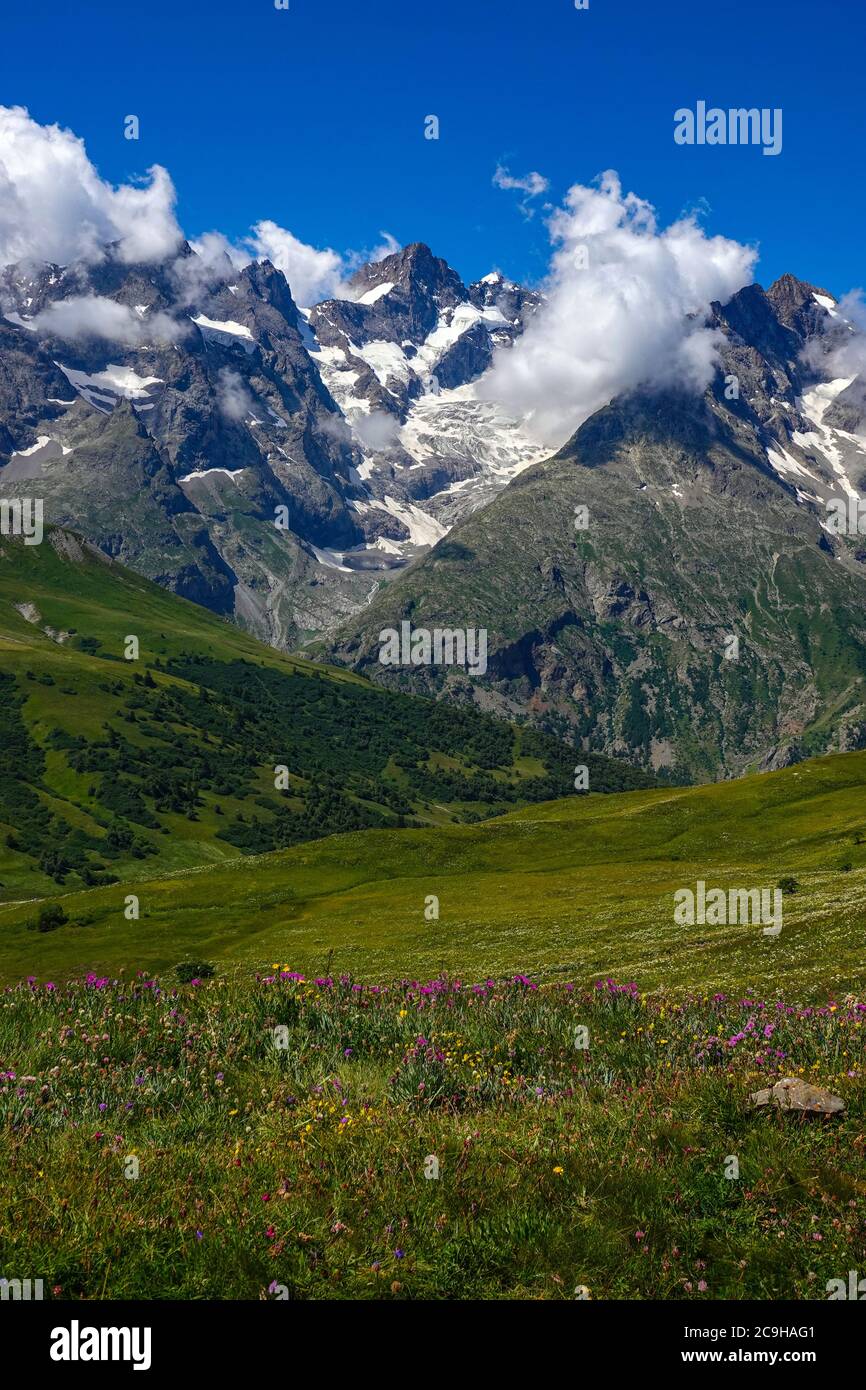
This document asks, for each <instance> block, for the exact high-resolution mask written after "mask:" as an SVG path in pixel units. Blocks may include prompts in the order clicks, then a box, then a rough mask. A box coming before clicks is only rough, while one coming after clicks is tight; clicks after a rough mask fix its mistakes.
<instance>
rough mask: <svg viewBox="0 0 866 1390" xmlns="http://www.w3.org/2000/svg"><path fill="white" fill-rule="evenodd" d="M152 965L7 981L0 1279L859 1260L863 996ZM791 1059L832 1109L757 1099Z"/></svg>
mask: <svg viewBox="0 0 866 1390" xmlns="http://www.w3.org/2000/svg"><path fill="white" fill-rule="evenodd" d="M161 984H162V988H158V987H157V984H156V982H148V981H145V980H144V979H143V978H139V979H136V980H129V981H127V982H125V983H123V982H117V981H115V982H114V983H111V982H109V981H97V980H94V981H91V982H90V983H85V982H83V981H81V982H79V983H77V984H75V985H70V986H69V987H68V988H66V989H57V990H46V989H45V988H40V987H35V988H33V989H30V988H28V987H27V986H24V987H22V988H19V989H17V990H13V991H10V992H7V993H5V994H4V995H2V996H0V1153H2V1161H3V1171H4V1200H3V1206H2V1214H0V1270H2V1271H3V1273H4V1274H5V1275H6V1277H9V1278H13V1277H31V1278H42V1279H44V1280H45V1283H46V1287H47V1289H51V1290H56V1291H57V1296H62V1297H64V1298H87V1299H92V1298H114V1299H119V1298H132V1299H137V1298H186V1299H190V1298H192V1299H196V1298H217V1299H235V1298H258V1297H267V1296H269V1295H268V1290H269V1289H270V1290H271V1292H270V1296H271V1297H277V1296H280V1297H290V1298H294V1299H298V1298H304V1299H321V1298H355V1299H372V1298H385V1299H419V1298H431V1299H469V1298H493V1299H498V1298H519V1299H545V1300H549V1299H572V1298H574V1297H575V1291H576V1290H577V1289H578V1288H583V1289H588V1291H589V1296H590V1297H593V1298H629V1299H659V1298H661V1299H668V1298H676V1299H681V1298H686V1299H692V1300H696V1301H700V1300H702V1299H704V1300H705V1299H745V1298H756V1299H771V1298H791V1299H799V1300H808V1299H824V1298H826V1297H827V1283H828V1281H829V1280H831V1279H836V1278H842V1279H845V1280H847V1272H848V1269H849V1268H851V1267H854V1266H855V1265H856V1263H857V1259H858V1258H859V1256H858V1255H857V1254H856V1252H857V1251H858V1250H862V1242H863V1238H864V1234H866V1228H864V1214H866V1182H864V1179H863V1138H862V1127H863V1120H864V1101H866V1085H864V1060H866V1059H864V1025H863V1022H862V1019H863V1016H864V1006H859V1007H855V1006H848V1005H844V1004H840V1005H838V1006H837V1005H833V1006H832V1007H830V1008H825V1009H822V1010H811V1009H805V1010H803V1009H798V1008H795V1007H793V1006H789V1007H788V1008H786V1009H778V1008H775V1007H774V1006H773V1005H772V1004H771V1005H769V1006H767V1005H765V1004H764V1003H763V1001H761V1000H756V999H749V1000H740V999H737V998H734V999H730V1000H727V1001H722V1000H713V999H708V998H707V997H706V996H703V997H698V996H695V997H692V998H686V999H683V1000H682V1001H680V1002H677V1003H674V1002H671V1001H670V1000H668V999H664V998H663V999H661V1000H658V999H656V1000H641V999H640V998H639V997H638V996H637V994H636V992H634V991H630V990H627V989H624V988H618V989H613V988H611V987H605V988H602V989H599V990H595V991H590V992H589V994H586V993H582V992H581V991H579V990H571V989H569V988H567V987H565V986H563V985H562V984H560V985H558V986H551V987H547V988H544V989H541V990H538V989H535V988H533V987H531V986H529V985H528V984H527V983H523V982H519V981H518V982H513V983H506V982H503V983H500V984H493V982H490V984H488V985H487V986H484V987H481V988H479V989H477V990H476V989H473V988H471V987H467V986H464V987H462V988H461V987H459V986H457V985H456V984H455V983H454V982H451V981H441V982H439V985H438V987H437V988H434V989H433V990H430V991H427V992H425V991H424V990H423V989H421V988H419V986H418V985H396V986H394V987H393V988H391V989H385V990H384V991H383V990H378V989H365V990H361V989H358V988H353V987H352V982H351V981H350V980H342V981H340V980H336V981H330V980H326V981H320V982H319V983H315V982H310V983H304V982H301V981H297V980H293V979H290V978H288V977H286V976H283V975H277V976H276V977H274V976H273V974H271V975H270V976H268V977H265V978H258V979H254V978H253V977H252V976H251V975H250V973H249V972H239V971H236V972H233V973H232V974H231V975H230V976H229V977H226V978H221V977H220V976H217V977H216V978H215V979H214V980H211V981H209V982H206V983H204V984H201V985H198V986H196V985H195V984H193V985H189V986H184V987H172V982H171V981H170V980H166V981H163V982H161ZM279 1029H282V1030H283V1031H282V1032H279V1031H275V1030H279ZM579 1029H586V1030H588V1032H587V1033H584V1034H581V1033H579V1032H578V1031H577V1030H579ZM768 1033H769V1036H767V1034H768ZM578 1040H580V1041H582V1042H586V1043H588V1046H586V1047H578V1046H576V1044H577V1042H578ZM277 1042H279V1043H280V1044H282V1046H281V1047H277V1046H276V1045H275V1044H276V1043H277ZM9 1058H13V1059H14V1062H15V1066H14V1068H12V1070H14V1072H15V1075H14V1076H10V1075H8V1068H9V1062H8V1059H9ZM3 1059H7V1060H6V1063H5V1066H4V1063H3ZM791 1073H793V1074H796V1075H803V1076H805V1077H808V1078H809V1079H810V1080H812V1081H813V1082H815V1083H817V1084H823V1085H825V1086H830V1087H831V1088H832V1090H833V1091H834V1092H835V1093H837V1094H840V1095H841V1096H842V1098H843V1100H844V1101H845V1106H846V1108H845V1111H844V1112H843V1113H842V1114H841V1115H839V1116H835V1117H832V1118H829V1119H816V1120H809V1119H803V1118H802V1117H797V1116H793V1115H783V1114H780V1113H778V1112H776V1111H773V1110H756V1109H755V1108H754V1107H753V1106H752V1105H751V1103H750V1099H749V1096H750V1092H751V1091H753V1090H755V1089H758V1088H759V1087H761V1086H762V1085H765V1084H769V1083H770V1082H771V1081H772V1080H773V1079H774V1078H775V1077H778V1076H780V1075H787V1074H791ZM732 1159H735V1160H736V1163H737V1165H738V1169H737V1168H735V1167H734V1166H733V1164H732ZM431 1160H435V1164H434V1163H432V1162H431ZM437 1164H438V1170H437V1167H436V1165H437ZM437 1171H438V1176H434V1175H435V1174H436V1173H437ZM427 1174H430V1175H431V1176H427ZM735 1174H738V1175H736V1176H735Z"/></svg>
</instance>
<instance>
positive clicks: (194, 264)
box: [171, 232, 250, 305]
mask: <svg viewBox="0 0 866 1390" xmlns="http://www.w3.org/2000/svg"><path fill="white" fill-rule="evenodd" d="M190 246H191V247H192V250H193V251H194V252H195V255H194V256H178V258H177V260H176V261H174V262H173V264H172V266H171V278H172V280H173V281H174V284H175V287H176V289H177V295H178V303H180V304H184V305H189V304H196V303H198V301H199V299H201V298H202V296H203V295H207V294H211V293H212V292H213V291H214V290H215V289H217V288H218V287H219V286H220V285H224V284H226V283H227V282H228V281H229V280H230V279H231V278H232V275H233V274H234V272H235V271H236V270H240V269H242V268H243V267H244V266H245V265H248V264H249V259H250V258H249V256H248V255H243V254H242V253H241V252H240V251H239V250H238V248H237V247H236V246H232V244H231V242H230V241H229V239H228V237H224V236H223V234H222V232H205V233H204V235H203V236H201V237H199V238H198V240H196V241H191V242H190Z"/></svg>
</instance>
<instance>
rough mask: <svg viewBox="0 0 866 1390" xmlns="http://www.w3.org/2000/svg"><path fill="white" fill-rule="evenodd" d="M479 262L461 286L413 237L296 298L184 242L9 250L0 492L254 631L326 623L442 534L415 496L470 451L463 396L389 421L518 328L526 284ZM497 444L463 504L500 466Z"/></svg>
mask: <svg viewBox="0 0 866 1390" xmlns="http://www.w3.org/2000/svg"><path fill="white" fill-rule="evenodd" d="M494 278H495V277H488V281H486V282H482V283H481V284H480V286H471V287H469V289H467V287H466V286H465V285H464V284H463V282H462V281H461V279H460V277H459V276H458V275H457V274H456V273H455V272H454V271H453V270H452V269H451V267H450V266H449V265H448V264H447V263H446V262H445V261H443V260H441V259H440V258H439V257H436V256H434V255H433V253H432V252H431V251H430V249H429V248H428V247H427V246H424V245H421V244H415V245H412V246H408V247H406V248H405V249H404V250H402V251H400V252H398V253H396V254H395V255H392V256H388V257H386V258H385V260H383V261H380V262H377V263H375V264H370V265H366V266H363V267H362V268H361V269H360V270H359V271H358V272H357V273H356V275H355V276H354V279H353V281H352V284H351V287H350V293H351V295H352V296H353V298H352V299H347V300H330V301H327V302H326V303H324V304H321V305H318V306H317V307H316V308H314V309H313V310H312V311H303V312H302V311H300V310H299V309H298V307H297V305H296V304H295V301H294V299H293V297H292V293H291V289H290V287H289V285H288V283H287V281H286V278H285V276H284V275H283V274H282V272H280V271H278V270H276V269H275V267H274V266H273V265H272V264H270V262H268V261H264V262H261V263H253V264H250V265H248V266H247V267H246V268H244V269H243V270H239V269H238V268H237V267H236V266H234V265H233V264H232V262H231V261H230V259H229V258H228V257H224V258H223V259H222V260H221V261H219V260H217V261H216V262H214V261H212V260H210V259H209V260H208V261H207V262H205V261H204V260H202V258H201V257H199V256H198V255H197V254H196V252H195V251H194V250H193V249H192V248H191V247H190V246H189V245H187V244H186V243H183V244H182V245H181V246H180V247H179V248H178V250H177V252H176V254H175V255H174V256H173V257H172V258H170V259H169V260H168V261H166V262H165V263H164V264H160V265H128V264H124V263H122V262H121V261H120V260H119V258H118V257H117V255H116V254H115V252H114V249H113V248H112V247H106V248H105V252H104V255H103V258H102V259H101V260H100V261H99V263H98V264H93V265H91V264H87V265H85V264H76V265H71V266H65V267H64V266H56V265H45V264H21V265H17V266H9V267H6V268H5V269H3V270H2V271H0V480H2V491H3V492H4V493H5V494H6V495H9V496H15V495H19V494H20V495H25V494H26V493H27V492H28V491H29V492H30V493H34V492H35V491H36V490H37V488H38V495H40V496H44V499H45V501H46V503H47V505H48V508H49V512H50V518H49V519H50V520H52V521H54V522H55V523H56V524H59V525H75V526H78V527H79V528H80V529H81V530H82V531H83V532H84V533H85V534H87V535H88V536H89V537H90V538H91V539H92V540H93V541H95V542H96V543H97V544H99V545H101V546H102V547H103V548H104V549H105V550H106V552H108V553H111V554H118V555H121V556H122V558H123V560H124V562H125V563H127V564H129V565H131V566H133V567H135V568H137V569H139V570H140V571H141V572H142V573H144V574H146V575H148V576H149V577H151V578H155V579H158V580H159V582H161V583H164V584H166V585H168V586H169V587H171V588H174V589H176V590H177V592H179V593H182V594H184V595H185V596H187V597H191V598H194V599H195V600H196V601H197V602H201V603H205V604H207V605H208V606H210V607H212V608H214V609H216V610H217V611H218V612H220V613H226V614H227V615H230V616H232V617H234V618H235V619H236V620H237V621H238V622H240V623H242V624H243V625H245V626H248V627H250V628H252V630H253V631H254V632H256V634H257V635H258V636H260V637H262V638H264V639H265V640H267V641H270V642H273V643H275V644H277V645H284V646H291V645H294V644H295V643H297V642H298V641H299V640H300V639H302V638H306V637H307V636H308V635H309V634H310V633H311V632H317V631H322V630H325V631H327V630H329V629H331V628H333V627H334V626H335V625H337V624H338V623H339V622H341V621H342V620H343V619H344V618H345V617H346V616H348V614H349V613H351V612H353V611H355V610H356V609H357V608H359V607H361V606H363V604H364V602H365V601H366V600H367V599H368V597H369V596H370V594H371V592H372V591H373V590H374V588H375V587H376V585H377V584H378V583H379V582H380V579H381V578H382V577H384V576H387V575H389V574H390V573H392V572H393V570H394V569H395V568H400V567H401V566H403V565H405V564H406V563H407V562H408V561H410V560H412V559H413V558H415V556H416V555H417V554H418V553H419V551H421V550H422V549H423V548H424V547H425V546H427V545H429V544H430V543H431V542H432V541H433V540H435V539H436V538H438V536H439V535H441V534H442V532H443V530H444V526H443V524H441V523H439V522H437V521H435V520H433V519H432V517H431V515H429V514H428V513H427V512H422V511H419V510H418V505H417V504H419V503H423V504H425V505H426V502H427V499H429V498H431V497H432V496H434V495H435V494H437V493H439V494H442V497H441V500H440V502H438V503H437V504H436V505H439V506H441V507H442V509H443V510H444V511H446V512H447V511H448V510H449V508H451V509H453V506H454V505H457V502H455V503H454V504H452V503H451V502H450V501H449V496H448V490H449V488H450V487H451V485H452V484H453V483H455V482H458V481H460V482H463V483H466V482H467V481H469V482H472V481H473V478H474V474H475V473H476V472H477V471H478V468H479V465H478V461H477V453H478V448H477V446H478V443H479V441H481V440H483V438H484V435H483V429H484V426H485V419H484V418H482V419H480V420H476V419H474V418H472V408H471V406H466V405H461V407H460V408H459V410H458V412H457V413H456V415H455V416H454V417H453V418H451V419H450V430H451V432H450V434H449V435H448V442H447V444H444V445H443V444H442V442H441V440H442V438H443V430H442V427H441V420H442V419H443V418H445V417H446V416H447V411H446V412H445V416H443V415H442V414H441V413H440V415H439V416H437V418H436V420H435V421H434V422H433V423H432V426H431V429H430V432H429V434H428V433H427V432H426V416H425V417H424V420H425V427H424V430H423V431H421V432H419V436H418V437H419V439H420V441H421V443H420V445H419V446H418V447H417V448H416V451H415V454H414V455H413V454H410V453H408V452H407V450H406V448H405V447H404V445H403V443H402V442H401V440H400V438H399V437H398V433H399V430H400V427H401V426H402V424H403V423H404V422H406V421H407V419H408V418H409V416H410V414H411V412H412V411H413V408H414V406H415V404H416V403H417V402H420V401H421V400H422V398H426V399H427V401H428V404H429V402H430V401H431V400H435V398H436V397H438V394H439V393H440V392H442V391H445V392H448V391H450V390H452V389H454V388H457V387H460V386H463V385H465V384H466V383H467V382H469V381H472V380H474V379H475V378H476V377H477V376H479V375H480V374H481V373H482V372H483V371H484V370H485V369H486V368H487V366H488V365H489V363H490V361H491V358H492V355H493V353H494V351H495V350H496V349H497V348H498V347H500V346H502V345H507V344H508V343H510V342H511V341H513V338H514V336H515V334H516V333H518V332H520V331H521V330H522V324H523V321H524V317H525V315H527V314H529V313H530V312H531V311H532V309H533V307H534V306H535V304H536V302H537V300H538V296H533V295H532V294H531V293H530V292H529V291H524V290H521V288H520V287H519V286H515V285H511V284H509V283H508V282H505V281H503V280H502V278H501V277H499V278H498V279H495V283H494ZM500 300H501V302H502V304H503V305H504V308H505V311H506V312H505V313H503V312H501V311H500V310H499V309H498V308H497V307H496V305H497V303H498V302H499V301H500ZM346 382H348V383H349V384H350V391H349V402H350V403H349V404H347V396H346V391H345V390H344V389H343V387H344V383H346ZM332 388H333V389H332ZM337 390H339V391H341V393H342V394H341V398H340V399H339V400H338V399H336V398H335V394H334V391H337ZM460 411H462V412H463V413H464V414H466V415H467V424H466V427H464V422H463V419H462V416H461V414H460ZM114 415H117V416H118V419H117V420H116V421H113V420H112V417H113V416H114ZM106 420H110V421H112V423H111V424H106ZM109 436H111V438H112V441H113V443H112V447H114V448H115V449H116V452H115V454H114V456H113V459H112V460H111V461H110V463H109V461H108V460H107V459H106V457H105V456H104V449H105V447H106V445H105V441H106V439H107V438H108V437H109ZM428 440H429V441H430V442H429V446H428V444H427V441H428ZM519 447H521V448H523V449H524V451H525V448H526V446H525V443H524V444H522V445H520V446H519ZM497 448H498V446H497ZM425 449H427V451H428V453H429V455H430V457H429V458H428V457H427V456H426V454H425V453H424V450H425ZM419 452H420V454H421V458H422V460H423V461H422V462H418V454H419ZM495 452H496V451H495V450H494V453H495ZM145 454H146V458H145ZM95 459H96V460H98V467H96V473H95V474H94V473H93V469H94V466H95V465H94V460H95ZM495 463H496V469H495V471H494V473H493V477H492V478H491V480H490V481H489V482H486V483H485V484H484V487H483V488H480V489H479V490H478V498H477V503H478V504H480V503H481V502H482V501H484V500H486V498H487V496H488V495H490V494H491V492H492V490H493V489H495V488H496V487H501V486H503V485H504V480H503V478H502V476H501V474H502V470H501V467H500V463H501V460H500V458H499V456H498V454H496V457H495ZM94 476H96V477H98V479H99V483H98V486H97V488H96V490H94ZM457 501H459V503H460V504H461V505H462V506H464V507H467V506H471V505H475V504H476V499H475V497H474V494H473V495H472V496H470V494H469V493H468V492H463V493H461V495H460V497H459V499H457Z"/></svg>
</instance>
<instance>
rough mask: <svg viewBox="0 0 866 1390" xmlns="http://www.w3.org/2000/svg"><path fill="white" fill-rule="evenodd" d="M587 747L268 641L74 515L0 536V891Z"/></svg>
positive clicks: (491, 775)
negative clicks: (167, 586) (131, 560)
mask: <svg viewBox="0 0 866 1390" xmlns="http://www.w3.org/2000/svg"><path fill="white" fill-rule="evenodd" d="M132 639H135V641H137V643H138V656H137V659H133V660H129V659H127V654H128V653H129V652H131V651H132V646H131V641H132ZM576 756H577V755H576V754H575V752H574V750H573V749H570V748H568V747H567V746H565V745H564V744H562V743H558V742H557V741H555V740H554V739H552V738H548V737H539V736H538V735H537V734H535V733H533V732H531V731H529V730H526V731H522V730H517V729H515V728H513V727H512V726H510V725H507V724H504V723H498V722H496V721H495V720H493V719H490V718H487V717H484V716H481V715H479V714H478V713H477V712H475V711H473V710H464V709H458V708H449V707H448V706H446V705H442V704H438V705H437V704H433V703H430V702H428V701H425V700H420V699H417V698H411V697H408V696H404V695H394V694H392V693H389V692H386V691H383V690H381V689H378V688H377V687H375V686H373V685H371V684H370V683H369V682H367V681H365V680H361V679H358V678H357V677H355V676H353V675H351V674H349V673H345V672H342V671H337V670H323V669H319V668H316V667H314V666H312V665H311V664H310V663H308V662H304V661H301V660H294V659H291V658H289V657H287V656H285V655H282V654H280V653H277V652H275V651H273V650H272V649H270V648H267V647H263V646H261V645H260V644H259V643H257V642H256V641H255V640H254V639H252V638H250V637H247V636H246V635H244V634H242V633H241V632H239V631H237V630H236V629H234V628H233V627H232V626H230V625H229V624H228V623H227V622H224V621H223V620H221V619H220V618H218V617H216V616H214V615H213V614H212V613H209V612H207V611H206V610H204V609H201V608H198V607H196V606H195V605H193V604H191V603H187V602H186V601H184V600H182V599H179V598H177V597H176V596H174V595H171V594H167V593H166V592H165V591H164V590H162V589H160V588H158V587H157V586H156V585H155V584H151V583H150V582H148V581H147V580H144V579H142V578H140V577H138V576H137V575H134V574H131V573H130V572H128V571H126V570H124V569H123V568H121V567H120V566H119V565H117V564H115V563H113V562H111V561H110V560H108V559H107V558H106V557H105V556H104V555H102V554H101V553H100V552H99V551H97V550H95V549H94V548H92V547H90V546H88V545H87V544H86V543H84V542H81V541H80V540H79V539H78V538H77V537H75V536H74V535H72V534H71V533H68V532H64V531H61V530H53V531H49V533H48V534H47V536H46V539H45V541H44V543H43V544H42V545H39V546H32V547H28V546H25V545H24V544H23V543H22V542H19V541H8V540H4V541H2V542H0V901H3V900H6V901H8V900H10V899H18V898H29V897H34V896H42V895H45V894H49V893H53V892H57V891H59V890H60V889H65V890H67V891H69V890H70V889H73V888H75V887H81V886H99V885H112V884H114V883H116V882H122V881H125V880H126V879H128V878H129V877H130V876H136V875H140V874H141V873H142V872H143V871H144V870H145V869H146V868H147V866H148V865H150V866H151V871H156V870H157V868H158V870H159V871H160V872H164V871H167V870H171V869H177V868H184V867H190V866H193V865H196V864H201V863H205V862H213V861H218V860H222V859H229V858H235V857H236V856H237V855H238V854H239V853H254V852H255V853H261V852H264V851H268V850H273V849H278V848H284V847H286V846H288V845H292V844H297V843H299V842H302V841H306V840H310V839H315V838H317V837H319V836H323V835H328V834H332V833H334V832H337V831H347V830H354V829H361V828H364V827H368V826H369V827H373V826H400V825H403V824H408V825H412V824H438V823H447V822H451V821H465V820H472V819H480V818H486V817H488V816H490V815H491V814H497V813H499V812H501V811H504V810H510V809H513V807H514V806H515V805H520V804H525V803H527V802H532V801H537V800H542V799H547V798H549V797H551V796H557V795H561V794H563V793H564V792H566V791H567V790H569V789H570V788H571V786H572V783H573V776H574V765H575V760H576ZM582 761H585V762H587V763H588V765H589V767H590V778H591V786H592V787H593V788H595V789H598V790H603V789H606V788H607V789H611V788H620V787H628V786H637V785H642V784H644V785H645V784H646V782H647V779H646V778H645V777H644V776H643V775H642V774H640V773H638V772H636V771H635V770H634V769H632V768H630V767H628V766H626V765H624V764H617V763H612V762H610V761H609V760H607V759H604V758H583V759H582ZM277 769H284V770H283V771H277Z"/></svg>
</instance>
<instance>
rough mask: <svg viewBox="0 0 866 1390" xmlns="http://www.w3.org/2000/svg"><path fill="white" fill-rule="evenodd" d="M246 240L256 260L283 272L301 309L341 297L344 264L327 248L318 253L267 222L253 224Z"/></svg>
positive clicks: (342, 293) (343, 283)
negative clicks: (267, 263)
mask: <svg viewBox="0 0 866 1390" xmlns="http://www.w3.org/2000/svg"><path fill="white" fill-rule="evenodd" d="M247 241H248V244H249V246H250V247H251V249H252V251H253V252H254V254H255V257H256V259H257V260H260V261H261V260H268V261H271V262H272V263H273V264H274V265H275V266H276V267H277V270H281V271H282V272H283V274H284V275H285V277H286V279H287V280H288V282H289V289H290V290H291V291H292V298H293V299H294V301H295V303H296V304H298V305H300V306H301V307H302V308H308V307H309V306H310V305H311V304H317V303H318V302H319V300H321V299H333V298H339V297H340V296H341V295H344V293H345V275H346V264H345V262H344V260H343V257H342V256H341V255H339V253H338V252H337V251H332V250H331V248H330V247H327V248H326V249H325V250H324V251H319V250H317V249H316V247H315V246H308V245H307V244H306V242H303V241H299V240H298V238H297V237H296V236H293V235H292V233H291V232H290V231H287V229H286V228H285V227H280V226H278V224H277V223H276V222H271V221H269V220H267V219H266V220H265V221H263V222H257V223H256V224H255V226H254V227H253V229H252V233H251V234H250V236H249V237H248V238H247Z"/></svg>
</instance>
